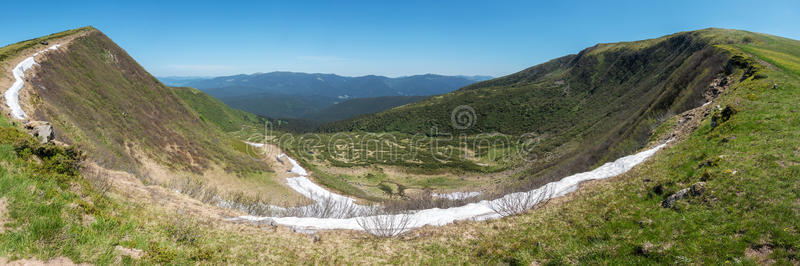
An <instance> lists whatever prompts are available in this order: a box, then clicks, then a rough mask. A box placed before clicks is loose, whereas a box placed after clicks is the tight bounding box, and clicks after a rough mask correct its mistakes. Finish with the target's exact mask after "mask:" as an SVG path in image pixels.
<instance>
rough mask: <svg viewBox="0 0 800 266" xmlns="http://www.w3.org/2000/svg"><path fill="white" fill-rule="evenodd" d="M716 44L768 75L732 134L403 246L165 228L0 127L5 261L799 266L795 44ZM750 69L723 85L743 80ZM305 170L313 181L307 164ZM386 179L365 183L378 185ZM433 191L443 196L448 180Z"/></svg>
mask: <svg viewBox="0 0 800 266" xmlns="http://www.w3.org/2000/svg"><path fill="white" fill-rule="evenodd" d="M712 33H714V34H713V35H711V36H712V37H711V38H712V39H714V40H737V39H742V38H743V37H742V36H744V37H750V38H752V39H750V41H749V43H748V44H747V45H746V46H736V45H725V48H726V49H730V50H727V51H729V52H730V53H729V54H728V55H731V56H737V55H738V56H743V57H744V58H742V59H744V60H745V61H746V62H756V63H758V62H759V60H763V61H764V62H768V63H770V64H773V65H775V66H776V68H775V69H773V68H770V67H767V66H761V67H757V68H753V69H757V72H756V73H751V74H753V75H749V76H748V75H745V76H744V77H745V79H744V80H743V81H741V82H737V83H735V84H733V86H732V87H731V89H730V90H728V91H726V92H725V93H723V94H722V95H721V96H720V98H718V99H717V100H715V103H714V104H715V105H720V106H726V105H728V104H730V105H734V106H736V107H737V109H738V110H739V112H738V113H736V114H735V115H733V116H732V117H731V119H730V120H728V121H725V122H723V123H721V124H720V125H719V126H718V127H716V128H712V127H711V126H710V125H709V123H710V117H711V116H709V117H706V118H704V121H703V123H702V124H701V126H700V127H699V128H697V129H696V130H695V131H694V132H693V133H691V135H690V136H689V137H688V138H687V139H685V140H683V141H681V142H675V143H673V144H672V146H670V147H668V148H667V149H665V150H663V151H661V152H659V153H658V154H657V155H655V156H654V157H653V158H652V159H651V160H649V161H647V162H645V163H644V164H642V165H641V166H639V167H637V168H635V169H634V170H632V171H630V172H628V173H626V174H624V175H621V176H618V177H614V178H612V179H610V180H607V181H599V182H594V183H592V184H589V185H586V186H584V187H583V188H581V189H580V190H579V191H578V193H575V194H572V195H571V196H568V197H569V198H568V200H564V201H561V202H555V203H553V204H548V205H546V206H543V207H542V208H538V209H536V210H533V211H531V212H529V213H526V214H523V215H518V216H514V217H508V218H504V219H500V220H494V221H486V222H459V223H458V224H454V225H449V226H444V227H437V228H432V227H428V228H423V229H420V230H419V231H415V232H412V233H410V234H409V235H408V236H407V237H405V238H402V239H374V238H366V237H363V236H361V235H352V234H349V233H347V232H333V233H323V234H321V235H322V241H320V242H318V243H314V242H312V241H311V240H309V238H308V237H307V236H305V235H301V234H293V233H289V232H287V231H288V230H284V231H280V230H278V231H276V232H273V231H271V230H270V229H268V228H267V229H258V228H255V227H249V226H241V227H239V226H236V225H226V226H220V227H212V226H211V225H208V224H203V223H200V222H197V221H192V220H191V219H189V220H188V221H186V220H181V219H180V217H179V218H175V219H173V218H165V217H171V216H175V213H170V212H166V211H163V210H162V209H160V208H158V207H159V206H145V205H141V204H137V203H133V202H130V201H127V200H123V199H115V198H107V197H102V196H101V195H99V194H98V193H97V192H96V191H94V189H93V188H92V186H91V185H90V184H88V183H87V181H86V180H85V179H83V178H82V177H81V176H80V175H79V174H78V171H77V169H75V168H74V166H75V161H76V160H78V159H79V157H80V156H79V154H76V153H75V152H71V151H70V150H69V149H65V148H59V147H55V146H52V145H48V146H41V145H38V144H37V143H36V141H35V140H34V139H33V138H32V137H30V136H29V135H27V134H26V133H24V132H22V131H20V130H19V129H18V128H16V127H15V126H11V125H10V124H11V123H8V121H7V120H5V119H0V165H2V167H0V197H2V198H5V199H6V200H7V202H8V210H9V212H8V215H9V217H10V221H9V223H6V224H5V226H4V229H5V231H4V232H3V233H0V256H3V257H10V258H26V257H29V256H33V257H36V258H40V259H48V258H53V257H56V256H66V257H68V258H70V259H72V260H73V261H75V262H92V263H97V264H109V263H115V262H116V254H115V253H114V251H113V249H114V247H115V246H117V245H122V246H125V247H131V248H137V249H140V250H142V251H144V252H145V254H146V255H145V257H144V258H143V259H141V260H139V261H133V260H131V259H130V258H122V262H127V263H141V264H193V263H201V264H203V263H208V264H264V263H265V262H283V263H287V262H288V263H328V264H366V263H373V264H403V263H410V264H515V265H517V264H530V263H531V262H538V263H542V264H567V263H583V264H602V265H605V264H614V265H616V264H637V265H639V264H726V263H736V264H748V265H752V264H763V263H766V262H767V261H761V260H759V259H758V258H755V257H748V256H747V255H746V254H747V251H748V250H765V251H768V252H766V253H765V254H764V256H765V257H766V258H767V259H769V260H772V261H774V262H775V263H776V264H796V263H797V261H800V253H798V252H800V182H799V181H800V116H798V114H797V112H800V108H799V107H800V103H798V102H797V100H796V99H798V98H800V71H798V70H797V68H796V67H794V66H793V62H797V61H798V58H800V42H797V41H792V40H786V39H781V38H776V37H771V36H762V35H753V34H744V33H740V32H735V34H733V35H732V36H725V34H729V33H726V32H725V31H721V32H716V31H712ZM750 56H755V57H756V58H749V57H750ZM606 59H607V58H606ZM755 59H758V60H755ZM736 60H739V59H736ZM747 69H749V68H747ZM747 69H738V70H737V72H736V73H732V74H734V75H739V76H741V75H744V74H745V73H744V72H747ZM756 74H760V75H756ZM774 83H778V84H780V86H779V88H778V89H773V88H772V84H774ZM642 119H652V117H643V118H642ZM666 121H667V123H664V124H662V125H661V126H660V127H658V128H656V129H655V131H654V132H655V134H656V135H664V134H665V133H666V132H669V128H670V127H672V126H674V125H676V123H675V122H673V121H674V118H673V119H668V120H666ZM354 134H360V133H354ZM649 137H650V135H649V134H648V138H649ZM300 151H302V150H300ZM486 154H488V153H484V155H482V156H489V155H486ZM313 155H319V156H322V154H321V153H317V152H315V153H314V154H313ZM294 156H295V157H297V158H298V159H299V160H304V158H307V156H300V154H294ZM320 159H324V158H320ZM303 163H304V165H311V166H312V167H309V170H311V171H315V169H314V168H313V165H314V164H313V163H308V162H303ZM322 174H324V173H322ZM346 178H353V177H348V176H345V177H337V176H320V177H318V179H319V180H320V183H323V184H324V185H327V186H330V187H334V188H337V190H340V191H345V192H347V193H352V194H358V193H360V192H358V191H356V190H353V191H348V190H350V189H352V188H349V187H348V184H347V182H340V181H342V180H344V179H346ZM359 178H360V177H359ZM384 178H386V177H383V176H379V175H376V176H375V177H373V178H372V179H374V180H373V182H378V183H377V184H380V181H379V180H382V179H384ZM701 181H702V182H706V190H705V192H704V193H703V194H702V195H700V196H694V197H690V198H688V199H683V200H680V201H678V202H677V204H676V205H675V207H673V208H663V207H661V206H660V203H661V201H662V200H664V199H665V198H667V197H668V196H669V195H670V194H672V193H674V192H676V191H678V190H680V189H683V188H686V187H688V186H691V185H692V184H695V183H697V182H701ZM325 182H327V183H325ZM430 182H433V183H434V185H438V186H446V185H447V182H446V181H444V180H438V179H431V181H430ZM389 188H390V189H393V188H392V187H391V185H389ZM87 217H92V218H91V219H89V218H87ZM750 253H752V252H750Z"/></svg>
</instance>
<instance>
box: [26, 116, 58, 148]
mask: <svg viewBox="0 0 800 266" xmlns="http://www.w3.org/2000/svg"><path fill="white" fill-rule="evenodd" d="M25 128H26V129H28V131H29V132H30V134H31V135H33V136H34V137H36V138H38V139H39V142H41V143H42V144H45V143H48V142H50V141H52V140H53V139H54V138H55V134H54V133H53V126H51V125H50V122H45V121H30V122H28V123H25Z"/></svg>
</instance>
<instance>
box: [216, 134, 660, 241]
mask: <svg viewBox="0 0 800 266" xmlns="http://www.w3.org/2000/svg"><path fill="white" fill-rule="evenodd" d="M665 145H666V143H665V144H661V145H658V146H656V147H654V148H651V149H648V150H645V151H642V152H639V153H637V154H634V155H629V156H625V157H622V158H619V159H617V160H616V161H613V162H609V163H606V164H603V165H602V166H600V167H598V168H596V169H594V170H591V171H588V172H583V173H578V174H574V175H571V176H568V177H565V178H563V179H561V180H559V181H555V182H551V183H548V184H547V185H545V186H542V187H540V188H537V189H534V190H531V191H527V192H516V193H511V194H507V195H505V196H503V197H502V198H499V199H495V200H491V201H489V200H483V201H480V202H476V203H470V204H467V205H464V206H460V207H453V208H447V209H439V208H433V209H425V210H419V211H416V212H414V213H412V214H410V215H411V216H410V222H409V224H408V226H407V229H408V230H410V229H414V228H418V227H422V226H425V225H433V226H440V225H445V224H449V223H452V222H453V221H457V220H486V219H495V218H500V217H502V215H500V214H498V213H497V212H495V211H494V210H493V209H492V206H493V204H499V203H500V202H501V201H502V200H504V199H513V198H519V197H529V198H536V199H541V200H546V199H549V198H555V197H560V196H564V195H566V194H567V193H570V192H572V191H575V190H576V189H577V188H578V185H579V184H580V183H581V182H584V181H588V180H596V179H605V178H609V177H612V176H616V175H619V174H623V173H625V172H627V171H629V170H630V169H631V168H633V167H634V166H636V165H638V164H640V163H642V162H644V161H645V160H646V159H647V158H650V156H652V155H653V154H655V153H656V152H657V151H658V150H660V149H661V148H663V147H664V146H665ZM282 156H286V155H285V154H282ZM286 158H287V159H288V160H289V162H291V163H292V165H293V167H292V170H291V171H292V172H294V173H297V174H301V176H300V177H296V178H290V179H293V180H294V181H290V182H292V184H291V185H290V186H292V188H293V189H295V190H297V191H298V192H300V193H301V194H303V195H316V194H317V193H320V194H324V195H329V196H331V197H332V198H333V199H336V200H340V201H347V202H349V203H353V202H354V200H353V199H352V198H348V197H345V196H341V195H338V194H335V193H332V192H330V191H327V190H325V189H324V188H322V187H320V186H318V185H316V184H314V183H313V182H311V181H310V180H309V179H308V178H307V177H306V175H307V172H306V171H305V169H303V168H302V167H300V165H298V164H297V162H296V161H295V160H293V159H291V158H289V157H288V156H286ZM542 193H547V194H546V195H545V196H546V197H537V196H536V195H540V194H542ZM531 195H534V196H533V197H531ZM353 204H354V203H353ZM359 206H360V205H359ZM362 207H364V208H368V207H367V206H362ZM398 215H403V214H398ZM363 218H364V217H353V218H315V217H257V216H240V217H236V218H233V219H232V220H248V221H265V220H272V221H275V223H277V224H280V225H285V226H290V227H293V228H294V229H295V230H298V231H305V232H308V231H315V230H336V229H346V230H364V228H362V227H361V226H360V225H359V223H358V221H359V220H358V219H363ZM398 219H400V218H398Z"/></svg>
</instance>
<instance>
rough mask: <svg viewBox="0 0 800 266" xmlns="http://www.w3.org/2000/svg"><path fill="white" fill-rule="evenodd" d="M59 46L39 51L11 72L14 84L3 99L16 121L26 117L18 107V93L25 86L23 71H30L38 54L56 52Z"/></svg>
mask: <svg viewBox="0 0 800 266" xmlns="http://www.w3.org/2000/svg"><path fill="white" fill-rule="evenodd" d="M59 46H61V45H60V44H56V45H53V46H50V48H47V49H44V50H42V51H39V52H37V53H35V54H33V55H32V56H30V57H28V58H25V60H22V62H20V63H19V64H17V66H16V67H14V69H12V70H11V73H12V74H13V75H14V84H11V87H10V88H8V90H6V93H5V98H6V105H8V108H10V109H11V115H12V116H14V118H16V119H25V117H27V115H26V114H25V112H24V111H22V107H21V106H20V105H19V91H20V90H22V87H23V86H25V71H28V69H31V68H32V67H33V66H34V65H36V60H35V59H34V57H36V56H37V55H38V54H40V53H44V52H47V51H49V50H57V49H58V47H59Z"/></svg>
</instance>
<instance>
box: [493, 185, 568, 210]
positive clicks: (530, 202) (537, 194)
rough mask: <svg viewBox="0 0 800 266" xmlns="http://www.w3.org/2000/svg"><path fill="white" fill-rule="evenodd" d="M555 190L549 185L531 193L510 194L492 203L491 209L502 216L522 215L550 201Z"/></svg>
mask: <svg viewBox="0 0 800 266" xmlns="http://www.w3.org/2000/svg"><path fill="white" fill-rule="evenodd" d="M553 190H554V187H553V186H552V185H550V184H548V185H544V186H542V187H540V188H537V189H534V190H531V191H525V192H516V193H510V194H507V195H505V196H502V197H500V198H497V199H495V200H492V201H490V202H489V208H491V209H492V210H493V211H494V212H496V213H498V214H500V215H502V216H509V215H516V214H521V213H524V212H526V211H527V210H530V209H533V208H534V207H536V206H537V205H539V204H542V203H546V202H547V201H549V200H550V198H552V196H553Z"/></svg>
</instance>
